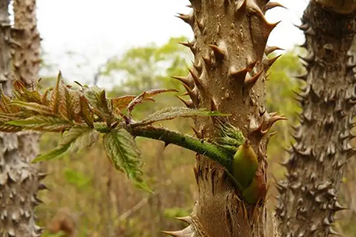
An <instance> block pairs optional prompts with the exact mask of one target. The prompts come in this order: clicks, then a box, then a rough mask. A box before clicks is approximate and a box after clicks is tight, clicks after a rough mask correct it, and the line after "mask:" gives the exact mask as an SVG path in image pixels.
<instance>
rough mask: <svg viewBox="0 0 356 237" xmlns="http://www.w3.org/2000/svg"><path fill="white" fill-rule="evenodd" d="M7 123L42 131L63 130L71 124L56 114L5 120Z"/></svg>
mask: <svg viewBox="0 0 356 237" xmlns="http://www.w3.org/2000/svg"><path fill="white" fill-rule="evenodd" d="M7 124H9V125H13V126H17V127H22V128H23V129H27V130H36V131H43V132H63V131H65V130H68V129H69V128H71V127H72V126H73V124H71V123H70V122H69V121H67V120H64V119H62V118H59V117H56V116H43V115H37V116H32V117H29V118H26V119H22V120H13V121H9V122H7Z"/></svg>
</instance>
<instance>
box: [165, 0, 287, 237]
mask: <svg viewBox="0 0 356 237" xmlns="http://www.w3.org/2000/svg"><path fill="white" fill-rule="evenodd" d="M190 2H191V4H192V6H191V7H192V8H193V11H192V13H191V14H189V15H183V14H180V15H179V17H180V18H181V19H182V20H184V21H185V22H186V23H188V24H189V25H190V26H191V27H192V29H193V31H194V34H195V39H194V41H192V42H188V43H186V44H185V45H186V46H187V47H189V48H190V49H191V51H192V52H193V54H194V56H195V59H194V64H193V68H192V69H191V71H190V74H189V75H188V76H187V77H186V78H182V79H181V80H182V82H183V83H184V86H185V87H186V89H187V94H188V95H189V96H190V101H187V102H186V103H185V104H186V105H187V106H190V107H194V108H211V109H212V110H219V111H221V112H223V113H229V114H231V116H230V117H229V122H230V123H231V124H233V125H234V126H236V127H238V128H239V129H240V130H241V131H242V132H243V134H244V136H245V137H246V138H247V139H248V140H250V142H251V144H252V147H253V150H254V151H255V153H256V154H257V155H258V160H259V168H258V171H257V172H256V177H257V176H258V178H259V180H260V183H259V185H260V189H259V190H260V193H259V197H260V202H258V203H257V204H256V205H249V204H248V203H246V202H245V201H244V199H243V197H242V196H241V193H240V191H239V190H238V189H237V188H236V186H235V185H234V184H233V182H232V181H231V180H230V179H229V178H228V177H227V175H226V173H225V171H224V169H223V168H222V167H221V166H220V165H218V164H216V163H214V162H212V161H211V160H209V159H207V158H205V157H204V156H201V155H197V164H196V167H195V168H194V172H195V175H196V180H197V185H198V190H199V198H198V200H197V201H196V204H195V206H194V210H193V212H192V214H191V216H190V217H187V218H184V220H185V221H187V222H188V223H190V225H189V226H188V227H187V228H186V229H184V230H182V231H178V232H168V233H170V234H172V235H173V236H209V237H221V236H224V237H237V236H239V237H242V236H243V237H250V236H251V237H252V236H258V237H263V236H266V237H267V236H268V237H271V236H277V233H275V231H274V228H269V226H268V223H272V220H271V219H270V220H267V219H269V218H267V216H268V215H267V210H266V206H265V195H266V183H267V180H266V169H267V158H266V146H267V140H268V135H266V134H267V132H268V130H269V128H270V127H271V125H272V124H273V123H274V122H275V121H277V120H279V119H281V117H279V116H277V115H276V114H274V113H272V114H269V113H267V111H266V106H265V85H264V83H265V80H266V76H265V72H266V70H267V69H268V68H269V66H270V65H271V64H272V63H273V62H274V60H275V59H270V60H269V59H268V58H267V57H266V55H265V53H264V52H265V48H266V42H267V38H268V36H269V34H270V32H271V31H272V30H273V29H274V27H275V26H276V25H277V24H271V23H268V22H267V21H266V19H265V17H264V13H265V11H266V10H268V9H270V8H272V7H273V6H272V5H271V4H270V3H266V2H268V1H264V0H263V1H262V0H243V1H230V0H214V1H207V0H191V1H190ZM216 128H217V127H216V124H215V123H214V120H211V119H208V118H197V119H196V120H195V130H196V133H197V136H198V137H199V138H211V137H214V136H217V129H216ZM271 226H272V225H271ZM271 226H270V227H271Z"/></svg>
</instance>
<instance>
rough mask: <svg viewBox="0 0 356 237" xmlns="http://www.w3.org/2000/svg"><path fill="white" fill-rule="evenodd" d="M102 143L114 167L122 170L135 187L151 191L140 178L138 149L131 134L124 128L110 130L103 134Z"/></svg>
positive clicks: (140, 164) (140, 163)
mask: <svg viewBox="0 0 356 237" xmlns="http://www.w3.org/2000/svg"><path fill="white" fill-rule="evenodd" d="M103 143H104V148H105V151H106V154H107V156H108V157H109V159H110V161H111V162H112V163H113V165H114V166H115V168H116V169H117V170H120V171H124V172H125V173H126V174H127V176H128V177H129V178H130V179H132V180H133V181H134V183H135V185H136V186H137V187H139V188H141V189H143V190H145V191H148V192H152V191H151V189H150V188H149V187H148V186H147V184H146V183H145V182H144V181H143V179H142V171H141V166H142V162H141V158H140V151H139V149H138V147H137V146H136V143H135V140H134V138H133V137H132V136H131V134H130V133H129V132H127V131H126V130H124V129H119V130H112V131H111V132H110V133H107V134H105V135H104V138H103Z"/></svg>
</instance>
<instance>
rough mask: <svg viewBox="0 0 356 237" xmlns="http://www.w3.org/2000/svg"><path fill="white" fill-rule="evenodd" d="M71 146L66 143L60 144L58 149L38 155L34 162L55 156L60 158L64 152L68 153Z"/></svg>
mask: <svg viewBox="0 0 356 237" xmlns="http://www.w3.org/2000/svg"><path fill="white" fill-rule="evenodd" d="M69 147H70V144H66V145H63V146H58V147H57V148H56V149H54V150H53V151H51V152H49V153H46V154H44V155H40V156H37V157H36V158H35V159H34V160H33V161H32V163H35V162H40V161H45V160H52V159H54V158H59V157H61V156H63V155H64V154H66V153H67V151H68V149H69Z"/></svg>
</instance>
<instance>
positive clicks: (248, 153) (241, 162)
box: [231, 140, 258, 191]
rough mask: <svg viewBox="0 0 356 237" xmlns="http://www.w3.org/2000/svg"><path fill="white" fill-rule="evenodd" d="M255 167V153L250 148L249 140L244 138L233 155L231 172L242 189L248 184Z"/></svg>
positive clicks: (256, 166) (256, 164)
mask: <svg viewBox="0 0 356 237" xmlns="http://www.w3.org/2000/svg"><path fill="white" fill-rule="evenodd" d="M257 168H258V159H257V155H256V153H255V152H254V150H253V149H252V147H251V144H250V142H249V141H248V140H246V141H245V142H244V143H243V144H242V145H241V146H239V147H238V149H237V151H236V153H235V155H234V157H233V161H232V170H231V174H232V175H233V176H234V179H235V180H236V181H237V182H238V183H239V184H240V185H241V186H242V188H243V190H244V189H246V188H247V187H248V186H250V184H251V182H252V179H253V177H254V176H255V173H256V171H257ZM243 190H240V191H243Z"/></svg>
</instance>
